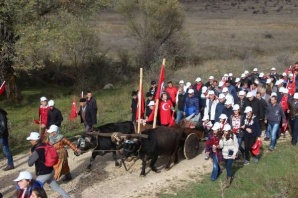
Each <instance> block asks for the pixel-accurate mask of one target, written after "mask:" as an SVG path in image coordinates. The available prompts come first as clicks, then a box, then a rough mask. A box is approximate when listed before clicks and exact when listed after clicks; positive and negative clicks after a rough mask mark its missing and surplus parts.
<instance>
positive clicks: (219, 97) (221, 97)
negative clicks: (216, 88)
mask: <svg viewBox="0 0 298 198" xmlns="http://www.w3.org/2000/svg"><path fill="white" fill-rule="evenodd" d="M223 98H226V96H225V94H222V93H221V94H219V96H218V99H223Z"/></svg>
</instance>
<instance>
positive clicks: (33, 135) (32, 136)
mask: <svg viewBox="0 0 298 198" xmlns="http://www.w3.org/2000/svg"><path fill="white" fill-rule="evenodd" d="M39 139H40V135H39V133H38V132H31V133H30V136H29V137H27V140H39Z"/></svg>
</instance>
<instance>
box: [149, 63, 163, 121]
mask: <svg viewBox="0 0 298 198" xmlns="http://www.w3.org/2000/svg"><path fill="white" fill-rule="evenodd" d="M164 79H165V65H164V64H162V65H161V69H160V75H159V81H158V86H157V90H156V94H155V99H154V102H156V100H159V98H160V96H161V93H162V89H163V84H164ZM154 112H155V106H154V109H152V112H151V114H150V116H149V117H148V119H147V121H148V122H152V121H153V119H154Z"/></svg>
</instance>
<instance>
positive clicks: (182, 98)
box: [175, 87, 186, 124]
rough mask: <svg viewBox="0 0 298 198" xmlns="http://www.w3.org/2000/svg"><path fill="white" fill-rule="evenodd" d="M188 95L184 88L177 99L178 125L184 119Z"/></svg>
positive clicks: (179, 91)
mask: <svg viewBox="0 0 298 198" xmlns="http://www.w3.org/2000/svg"><path fill="white" fill-rule="evenodd" d="M185 99H186V94H185V92H184V91H183V88H181V87H180V88H179V89H178V94H177V97H176V104H177V111H176V120H175V122H176V124H178V123H179V122H180V121H181V120H182V119H183V116H184V115H183V112H184V105H185Z"/></svg>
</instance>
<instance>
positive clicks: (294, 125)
mask: <svg viewBox="0 0 298 198" xmlns="http://www.w3.org/2000/svg"><path fill="white" fill-rule="evenodd" d="M290 125H291V131H292V144H297V136H298V117H297V118H294V119H292V118H291V119H290Z"/></svg>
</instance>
